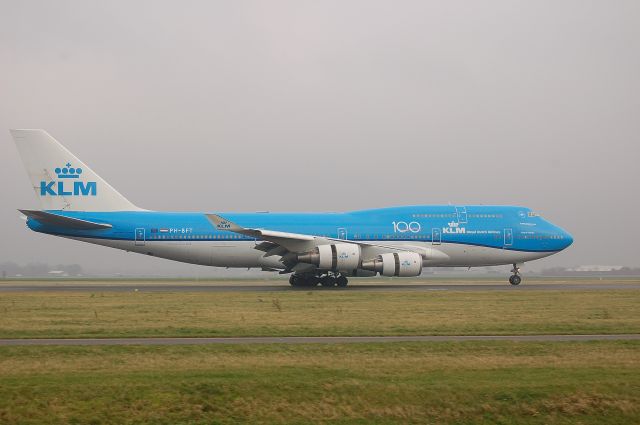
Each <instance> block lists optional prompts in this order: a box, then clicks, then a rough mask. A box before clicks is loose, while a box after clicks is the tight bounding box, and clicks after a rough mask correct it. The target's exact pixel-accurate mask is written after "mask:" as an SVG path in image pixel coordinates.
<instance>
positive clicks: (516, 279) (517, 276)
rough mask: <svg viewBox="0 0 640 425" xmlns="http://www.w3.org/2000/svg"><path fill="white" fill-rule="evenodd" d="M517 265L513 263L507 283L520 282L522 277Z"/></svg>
mask: <svg viewBox="0 0 640 425" xmlns="http://www.w3.org/2000/svg"><path fill="white" fill-rule="evenodd" d="M518 266H519V264H514V265H513V270H511V272H512V273H513V274H512V275H511V277H509V283H510V284H512V285H513V286H517V285H520V282H522V278H521V277H520V267H518Z"/></svg>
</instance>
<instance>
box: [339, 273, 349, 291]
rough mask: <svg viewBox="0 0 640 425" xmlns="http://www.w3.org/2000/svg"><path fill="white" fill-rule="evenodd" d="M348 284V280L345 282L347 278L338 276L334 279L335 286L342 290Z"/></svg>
mask: <svg viewBox="0 0 640 425" xmlns="http://www.w3.org/2000/svg"><path fill="white" fill-rule="evenodd" d="M348 283H349V280H347V278H346V277H345V276H343V275H340V276H338V277H337V278H336V284H337V285H338V286H339V287H340V288H344V287H345V286H347V284H348Z"/></svg>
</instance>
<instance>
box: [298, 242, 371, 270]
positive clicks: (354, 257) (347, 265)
mask: <svg viewBox="0 0 640 425" xmlns="http://www.w3.org/2000/svg"><path fill="white" fill-rule="evenodd" d="M298 261H300V262H301V263H309V264H314V265H316V266H317V267H318V268H319V269H322V270H333V271H345V272H346V271H350V272H352V271H353V270H356V269H358V268H359V267H360V245H356V244H353V243H337V244H331V245H318V246H317V247H316V248H315V249H314V250H313V251H311V252H308V253H306V254H300V255H298Z"/></svg>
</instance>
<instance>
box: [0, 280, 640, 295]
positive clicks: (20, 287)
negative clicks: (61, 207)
mask: <svg viewBox="0 0 640 425" xmlns="http://www.w3.org/2000/svg"><path fill="white" fill-rule="evenodd" d="M617 289H635V290H638V289H640V283H638V282H629V283H619V282H606V281H605V282H602V283H601V282H598V281H591V282H579V281H572V282H571V283H566V282H562V283H548V282H546V283H526V282H523V283H522V284H520V285H519V286H512V285H509V283H508V282H506V281H505V283H504V284H493V283H492V284H483V283H475V284H430V283H424V284H389V285H386V284H375V285H368V284H358V283H355V284H350V285H349V286H347V287H346V288H323V287H315V288H293V287H291V286H289V285H288V284H286V283H284V282H283V283H279V284H273V283H265V284H253V283H252V284H245V283H239V284H232V285H229V284H198V285H193V284H179V283H176V284H173V283H170V284H169V283H167V284H148V283H140V284H138V285H136V284H135V283H131V284H129V283H127V284H118V283H109V282H97V283H91V284H83V283H78V284H74V283H71V284H70V283H61V284H54V283H51V284H50V283H47V284H41V283H35V284H34V283H31V284H28V283H27V284H22V283H6V284H4V283H2V284H0V292H37V291H66V292H133V291H139V292H278V291H311V290H316V291H530V290H535V291H540V290H544V291H578V290H579V291H585V290H600V291H602V290H617Z"/></svg>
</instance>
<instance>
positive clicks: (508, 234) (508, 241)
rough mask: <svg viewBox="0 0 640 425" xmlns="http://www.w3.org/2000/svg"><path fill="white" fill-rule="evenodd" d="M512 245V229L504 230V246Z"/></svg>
mask: <svg viewBox="0 0 640 425" xmlns="http://www.w3.org/2000/svg"><path fill="white" fill-rule="evenodd" d="M511 245H513V229H504V246H511Z"/></svg>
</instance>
